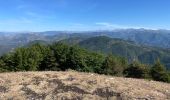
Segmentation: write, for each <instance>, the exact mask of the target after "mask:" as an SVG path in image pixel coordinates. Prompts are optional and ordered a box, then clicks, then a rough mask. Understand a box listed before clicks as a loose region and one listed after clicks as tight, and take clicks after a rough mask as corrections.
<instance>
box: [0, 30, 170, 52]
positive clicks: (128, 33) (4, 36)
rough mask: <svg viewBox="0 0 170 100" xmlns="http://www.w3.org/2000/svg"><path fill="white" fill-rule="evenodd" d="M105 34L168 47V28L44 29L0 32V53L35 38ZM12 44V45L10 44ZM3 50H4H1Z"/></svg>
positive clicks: (58, 39) (57, 38)
mask: <svg viewBox="0 0 170 100" xmlns="http://www.w3.org/2000/svg"><path fill="white" fill-rule="evenodd" d="M95 36H107V37H111V38H119V39H123V40H129V41H134V42H135V43H137V44H142V45H146V46H155V47H161V48H170V31H169V30H146V29H117V30H112V31H107V30H105V31H81V32H76V31H45V32H0V46H1V47H2V46H5V47H3V48H6V49H5V50H2V48H0V55H1V54H4V53H5V52H9V51H10V50H11V49H12V48H16V47H19V46H24V45H27V44H28V43H30V42H32V41H35V40H42V41H47V42H48V43H49V42H54V41H60V40H63V39H67V38H84V39H86V38H90V37H95ZM11 45H12V46H11ZM1 51H5V52H3V53H2V52H1Z"/></svg>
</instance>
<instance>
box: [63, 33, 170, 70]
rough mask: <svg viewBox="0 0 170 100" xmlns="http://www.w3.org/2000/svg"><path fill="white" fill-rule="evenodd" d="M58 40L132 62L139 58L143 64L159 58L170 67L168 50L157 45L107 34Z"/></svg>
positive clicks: (169, 51)
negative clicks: (142, 43) (143, 43)
mask: <svg viewBox="0 0 170 100" xmlns="http://www.w3.org/2000/svg"><path fill="white" fill-rule="evenodd" d="M60 42H63V43H66V44H69V45H79V46H80V47H82V48H85V49H88V50H91V51H96V52H102V53H105V54H109V53H111V54H114V55H118V56H121V57H125V58H127V59H128V60H129V62H132V61H133V60H139V61H141V62H142V63H145V64H153V63H154V62H155V61H156V60H157V59H160V60H161V62H163V63H164V64H165V65H166V66H167V67H170V62H169V61H170V50H169V49H163V48H158V47H151V46H144V45H140V44H137V43H135V42H133V41H128V40H122V39H118V38H110V37H107V36H97V37H91V38H88V39H80V38H79V39H78V38H70V39H66V40H62V41H60Z"/></svg>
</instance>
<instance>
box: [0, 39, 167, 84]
mask: <svg viewBox="0 0 170 100" xmlns="http://www.w3.org/2000/svg"><path fill="white" fill-rule="evenodd" d="M105 41H107V39H106V40H105ZM68 69H72V70H76V71H80V72H94V73H99V74H106V75H113V76H125V77H133V78H145V79H153V80H156V81H163V82H170V73H169V71H168V70H166V68H165V67H164V65H163V64H161V61H160V60H159V59H157V60H156V61H155V63H154V64H153V65H146V64H142V63H140V62H139V61H137V60H134V61H132V62H131V63H128V61H127V60H126V58H123V57H120V56H116V55H112V54H103V53H96V52H92V51H88V50H86V49H82V48H80V47H78V46H68V45H66V44H63V43H60V42H58V43H53V44H51V45H41V44H37V43H36V44H32V45H30V46H28V47H22V48H17V49H15V50H13V51H12V52H10V53H8V54H5V55H3V56H2V57H1V58H0V71H1V72H11V71H66V70H68Z"/></svg>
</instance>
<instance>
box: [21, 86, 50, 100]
mask: <svg viewBox="0 0 170 100" xmlns="http://www.w3.org/2000/svg"><path fill="white" fill-rule="evenodd" d="M21 90H22V91H24V92H25V95H26V97H27V99H29V100H45V98H46V95H47V94H45V93H43V94H38V93H36V92H35V91H33V90H31V89H30V88H28V87H26V86H24V87H22V88H21Z"/></svg>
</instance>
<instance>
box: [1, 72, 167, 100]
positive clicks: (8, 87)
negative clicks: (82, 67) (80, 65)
mask: <svg viewBox="0 0 170 100" xmlns="http://www.w3.org/2000/svg"><path fill="white" fill-rule="evenodd" d="M0 99H1V100H2V99H12V100H23V99H32V100H35V99H36V100H37V99H38V100H51V99H54V100H56V99H59V100H61V99H62V100H68V99H69V100H70V99H71V100H81V99H85V100H92V99H93V100H94V99H95V100H99V99H101V100H106V99H109V100H110V99H111V100H138V99H140V100H142V99H143V100H150V99H152V100H153V99H155V100H166V99H167V100H168V99H170V84H166V83H161V82H155V81H148V80H142V79H141V80H140V79H131V78H121V77H111V76H105V75H98V74H92V73H79V72H73V71H68V72H18V73H1V74H0Z"/></svg>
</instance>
